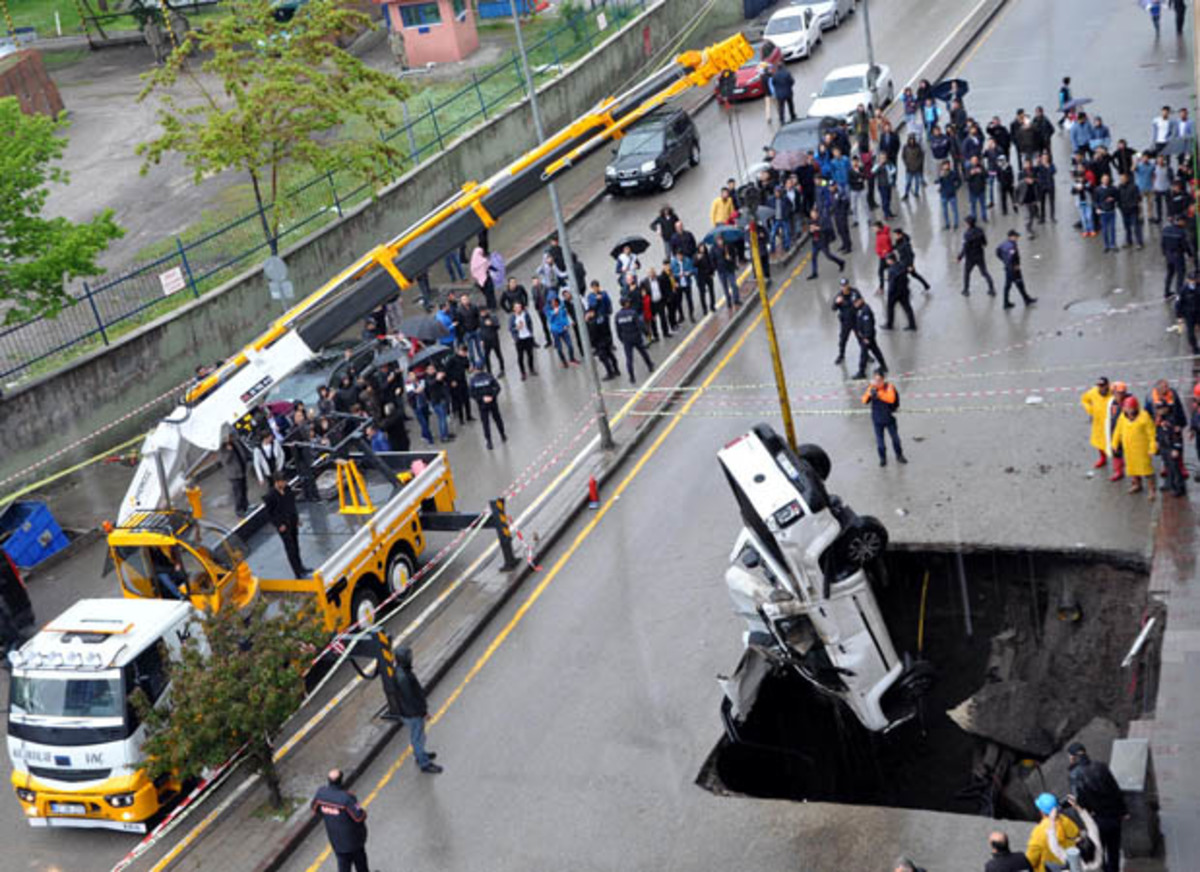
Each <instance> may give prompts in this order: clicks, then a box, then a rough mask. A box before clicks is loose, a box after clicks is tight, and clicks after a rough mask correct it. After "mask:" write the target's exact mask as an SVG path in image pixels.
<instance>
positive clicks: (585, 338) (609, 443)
mask: <svg viewBox="0 0 1200 872" xmlns="http://www.w3.org/2000/svg"><path fill="white" fill-rule="evenodd" d="M509 2H510V3H511V5H512V17H513V28H514V29H515V30H516V33H517V53H518V54H520V56H521V70H522V72H523V73H524V74H525V87H526V88H527V89H528V91H529V110H530V111H531V112H532V113H533V128H534V131H535V132H536V133H537V139H538V143H539V144H540V143H543V142H545V141H546V131H545V130H544V129H543V128H542V113H541V110H540V109H539V108H538V99H537V84H536V83H535V82H534V81H533V74H532V73H531V72H530V71H529V57H528V56H527V55H526V54H525V38H524V37H523V36H522V35H521V15H520V12H519V11H518V8H517V5H518V3H519V0H509ZM546 187H547V188H548V189H549V191H550V211H552V212H553V213H554V226H555V227H556V228H557V230H558V242H559V244H560V245H561V246H562V250H563V259H564V260H565V261H566V268H567V287H568V288H570V289H571V296H572V297H574V298H575V305H576V310H575V311H576V312H577V313H579V314H582V312H583V309H582V306H583V302H584V298H583V294H582V290H583V289H582V288H580V287H578V284H579V283H578V282H577V281H576V277H575V257H574V255H573V254H572V253H571V241H570V240H569V239H568V238H567V223H566V221H564V220H563V212H562V204H561V203H560V202H559V200H558V189H557V188H556V187H555V185H554V182H549V183H548V184H547V185H546ZM567 314H568V315H569V314H571V311H570V310H568V311H567ZM582 326H583V329H582V330H580V331H579V333H580V338H581V339H582V342H581V343H580V344H582V345H583V363H584V366H585V367H587V371H588V378H589V380H590V381H591V383H592V395H593V397H594V398H595V400H596V426H597V427H598V428H599V430H600V447H601V448H604V449H606V450H607V449H610V448H613V447H614V445H615V443H614V442H613V437H612V428H611V427H610V426H609V423H608V410H607V409H606V408H605V407H604V394H603V393H601V390H600V373H599V372H598V371H597V370H596V357H595V355H594V354H593V353H592V337H591V336H590V335H589V334H588V332H587V323H586V319H585V322H584V324H583V325H582Z"/></svg>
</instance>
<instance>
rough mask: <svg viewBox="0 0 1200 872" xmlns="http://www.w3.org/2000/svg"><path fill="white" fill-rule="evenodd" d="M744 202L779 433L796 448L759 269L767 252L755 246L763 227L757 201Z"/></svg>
mask: <svg viewBox="0 0 1200 872" xmlns="http://www.w3.org/2000/svg"><path fill="white" fill-rule="evenodd" d="M756 199H757V198H755V201H754V202H753V204H747V205H748V206H749V211H750V214H751V215H752V216H753V217H751V219H750V225H749V227H747V228H746V230H747V232H748V233H749V235H750V261H751V263H752V264H753V265H754V283H755V285H756V286H757V287H758V299H759V302H760V303H762V312H763V326H764V327H765V328H766V331H767V345H768V347H769V348H770V349H771V367H772V369H774V371H775V390H776V392H777V393H778V394H779V413H780V415H781V416H782V417H783V433H784V436H786V437H787V442H788V445H790V446H791V448H792V450H793V451H795V450H796V425H795V423H794V422H793V421H792V402H791V400H790V399H789V398H788V389H787V377H786V375H784V371H783V358H782V356H781V355H780V354H779V340H778V339H777V338H776V335H775V318H774V316H773V315H772V313H771V295H770V294H768V293H767V280H766V276H765V274H764V272H763V265H762V258H763V257H764V256H765V257H770V256H771V255H770V252H767V251H764V249H765V248H766V247H765V246H764V248H763V249H760V248H759V241H760V234H761V233H762V232H763V227H762V225H761V224H760V222H759V220H758V216H757V214H756V213H757V211H758V206H757V202H756Z"/></svg>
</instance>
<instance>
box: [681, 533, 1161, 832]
mask: <svg viewBox="0 0 1200 872" xmlns="http://www.w3.org/2000/svg"><path fill="white" fill-rule="evenodd" d="M1147 581H1148V577H1147V574H1146V573H1145V571H1143V570H1139V569H1137V568H1132V567H1130V566H1119V565H1115V564H1113V563H1109V562H1094V561H1088V560H1087V559H1084V558H1081V557H1079V556H1074V555H1064V554H1052V553H1000V552H970V553H961V554H959V553H946V552H928V551H926V552H915V551H893V552H891V553H889V554H888V555H887V557H886V558H885V565H884V567H883V568H882V571H879V572H876V573H875V574H874V579H873V586H874V590H875V593H876V596H877V598H878V599H879V603H880V607H881V609H882V612H883V614H884V615H885V616H886V618H887V622H888V628H889V631H890V633H891V635H892V641H893V643H894V645H895V647H896V650H897V652H907V653H908V654H909V655H911V656H913V657H917V656H920V657H923V658H924V659H927V660H928V661H930V662H931V663H932V664H933V665H934V666H935V668H936V669H937V674H938V680H937V682H936V684H935V686H934V688H933V690H932V692H931V693H930V694H929V695H928V696H927V697H926V698H925V701H924V704H923V706H922V711H921V714H920V716H919V717H918V718H916V719H914V720H912V721H909V722H908V723H906V724H904V725H902V726H901V727H899V728H897V729H895V730H893V731H892V732H890V733H888V734H886V735H880V734H876V733H870V732H868V731H867V730H865V729H863V728H862V727H861V726H860V725H859V723H858V721H857V720H856V719H855V718H854V717H853V715H851V714H850V713H849V711H848V710H846V709H844V708H842V707H841V706H839V705H838V704H836V703H834V702H832V701H831V700H830V699H829V698H828V697H825V696H822V695H820V694H818V693H817V692H816V691H814V690H812V689H811V686H810V685H809V684H808V683H807V682H805V681H803V680H802V679H800V678H798V677H796V676H795V675H794V674H791V673H789V672H787V671H786V670H781V671H779V672H777V673H776V674H775V675H773V676H772V677H771V678H769V679H768V680H767V681H766V682H765V683H764V685H763V687H762V690H761V692H760V694H759V697H758V700H757V703H756V704H755V706H754V708H753V710H752V711H751V713H750V714H749V716H748V717H747V718H746V720H745V721H744V722H743V723H741V724H739V725H738V728H737V732H736V735H737V741H734V740H732V739H731V737H730V735H729V734H728V732H727V734H726V735H724V736H723V737H722V738H721V740H720V742H719V743H718V744H717V746H716V747H715V748H714V749H713V751H712V752H711V754H710V755H709V757H708V759H707V760H706V762H705V764H704V767H703V768H702V770H701V772H700V775H699V776H698V778H697V783H698V784H700V785H701V786H702V787H705V788H706V789H709V790H712V791H714V792H717V793H732V794H744V795H750V796H755V797H763V798H780V799H795V800H812V801H827V802H845V803H857V804H870V805H889V806H898V807H903V808H918V809H929V810H935V811H951V812H958V813H966V814H983V815H987V816H991V817H1001V818H1016V819H1031V820H1032V819H1035V817H1036V816H1035V813H1034V810H1033V806H1032V797H1033V796H1035V795H1036V794H1037V793H1040V792H1042V791H1043V790H1048V791H1050V792H1056V793H1059V794H1063V793H1065V792H1066V762H1065V753H1064V752H1063V750H1062V749H1064V748H1065V746H1066V745H1067V744H1068V743H1069V742H1070V741H1072V740H1073V739H1076V738H1080V737H1081V736H1082V738H1084V740H1085V743H1087V744H1089V747H1091V746H1093V745H1094V746H1103V747H1104V749H1105V750H1103V751H1101V752H1100V754H1099V756H1100V757H1101V758H1102V759H1107V756H1108V751H1107V747H1108V746H1109V745H1111V741H1112V739H1113V738H1116V737H1120V736H1124V735H1125V734H1126V730H1127V727H1128V724H1129V722H1130V721H1131V720H1133V719H1135V718H1139V717H1143V716H1146V715H1148V714H1149V713H1150V711H1151V709H1152V707H1153V702H1154V698H1155V694H1156V686H1155V685H1156V681H1157V674H1158V639H1159V638H1161V629H1162V624H1163V620H1162V616H1161V614H1159V612H1160V611H1161V608H1160V607H1159V606H1157V605H1156V604H1155V603H1154V602H1153V601H1152V600H1151V598H1150V597H1149V594H1148V589H1147V587H1148V585H1147ZM923 590H924V599H925V611H924V625H923V628H922V626H921V624H922V620H921V615H922V609H921V601H922V591H923ZM964 590H965V591H966V599H965V601H964V597H963V592H964ZM1156 615H1158V617H1159V620H1158V622H1157V626H1156V631H1155V632H1153V633H1152V634H1151V635H1150V637H1149V639H1148V641H1147V643H1146V644H1145V645H1144V646H1143V649H1142V652H1141V654H1140V655H1139V656H1138V657H1136V658H1135V659H1134V662H1133V663H1132V665H1131V666H1129V667H1124V668H1123V667H1122V666H1121V661H1122V659H1123V658H1124V657H1125V656H1126V654H1127V653H1128V652H1129V649H1130V647H1131V645H1132V644H1133V643H1134V641H1135V640H1136V638H1137V636H1138V634H1139V632H1140V631H1141V628H1142V626H1143V625H1144V623H1145V621H1147V620H1148V619H1149V618H1150V617H1153V616H1156ZM952 712H953V716H952V714H951V713H952ZM964 727H965V729H964ZM1081 731H1082V732H1081ZM1096 754H1097V751H1096V750H1093V755H1096ZM1059 782H1061V783H1059Z"/></svg>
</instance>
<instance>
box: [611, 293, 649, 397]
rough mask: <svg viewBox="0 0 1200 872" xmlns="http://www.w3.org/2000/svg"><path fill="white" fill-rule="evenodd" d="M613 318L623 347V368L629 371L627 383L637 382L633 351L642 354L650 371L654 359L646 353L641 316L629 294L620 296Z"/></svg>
mask: <svg viewBox="0 0 1200 872" xmlns="http://www.w3.org/2000/svg"><path fill="white" fill-rule="evenodd" d="M613 320H614V322H615V323H616V325H617V338H618V339H620V340H621V345H623V346H624V347H625V369H626V370H627V371H628V372H629V383H630V384H637V379H636V378H635V377H634V375H633V353H634V352H635V351H636V352H637V353H638V354H640V355H641V356H642V360H644V361H645V362H646V369H647V370H649V371H650V372H654V361H652V360H651V359H650V355H649V354H647V353H646V342H645V339H644V338H643V337H642V317H641V315H640V314H639V313H638V312H637V311H636V310H635V309H634V308H633V299H632V298H631V297H630V296H628V295H625V294H623V295H622V296H621V308H620V309H619V310H617V314H616V317H615V318H614V319H613Z"/></svg>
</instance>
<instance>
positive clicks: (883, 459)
mask: <svg viewBox="0 0 1200 872" xmlns="http://www.w3.org/2000/svg"><path fill="white" fill-rule="evenodd" d="M879 465H880V466H887V458H886V457H881V458H879Z"/></svg>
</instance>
